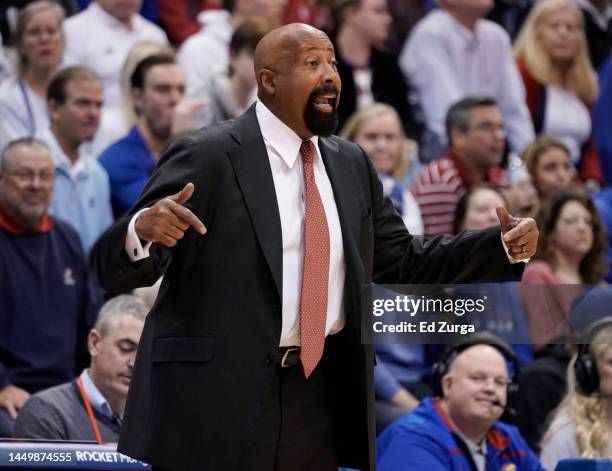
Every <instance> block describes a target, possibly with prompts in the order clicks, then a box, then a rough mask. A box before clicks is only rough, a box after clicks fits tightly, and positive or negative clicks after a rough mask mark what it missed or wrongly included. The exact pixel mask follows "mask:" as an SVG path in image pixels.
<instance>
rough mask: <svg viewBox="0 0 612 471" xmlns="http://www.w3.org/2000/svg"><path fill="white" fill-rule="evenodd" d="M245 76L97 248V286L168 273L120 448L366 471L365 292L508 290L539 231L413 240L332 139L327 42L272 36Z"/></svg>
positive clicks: (173, 149) (524, 223)
mask: <svg viewBox="0 0 612 471" xmlns="http://www.w3.org/2000/svg"><path fill="white" fill-rule="evenodd" d="M255 71H256V75H257V84H258V98H259V101H258V102H257V103H256V104H255V105H253V106H252V107H251V108H250V109H249V110H248V111H247V112H246V113H245V114H243V115H242V116H240V117H239V118H236V119H235V120H231V121H225V122H223V123H220V124H218V125H216V126H213V127H211V128H205V129H201V130H199V131H196V132H193V133H191V134H188V135H187V136H184V137H183V138H181V139H179V140H177V141H176V142H175V143H174V144H172V145H171V146H170V148H169V149H168V150H167V151H166V152H165V154H164V155H163V156H162V158H161V160H160V162H159V165H158V167H157V169H156V171H155V172H154V173H153V175H152V177H151V179H150V181H149V183H148V184H147V186H146V188H145V190H144V192H143V194H142V195H141V197H140V198H139V200H138V202H137V203H136V205H135V207H134V208H133V209H132V210H131V211H130V213H129V214H128V215H126V216H125V217H123V218H122V219H121V220H119V221H118V222H117V224H116V225H115V226H114V227H113V228H112V229H111V230H110V231H109V232H107V233H106V234H105V236H103V238H102V239H101V241H100V243H99V244H98V245H97V246H96V248H95V250H94V253H95V255H94V257H95V262H96V264H97V268H98V273H99V274H100V276H101V279H102V283H103V284H104V286H105V288H106V289H108V290H121V289H130V288H134V287H136V286H142V285H146V284H148V283H149V284H150V283H153V282H154V281H155V280H156V279H157V278H158V277H159V276H160V275H161V274H165V277H164V281H163V282H162V286H161V289H160V295H159V297H158V299H157V301H156V303H155V306H154V308H153V310H152V311H151V314H150V316H149V317H148V318H147V321H146V323H145V328H144V331H143V335H142V339H141V343H140V345H139V349H138V355H137V361H136V364H135V367H134V374H133V380H132V383H131V385H130V392H129V394H128V401H127V405H126V412H125V416H124V423H123V427H122V431H121V437H120V439H119V450H120V451H121V452H122V453H127V454H129V455H131V456H136V457H139V458H141V459H143V460H145V461H146V462H149V463H152V464H153V465H154V468H153V469H156V470H159V469H172V470H178V469H180V470H196V469H206V470H207V471H218V470H224V471H237V470H240V471H256V470H257V471H264V470H265V471H270V470H275V471H289V470H291V471H310V470H316V471H332V470H333V471H336V470H337V468H338V465H341V466H345V467H350V468H355V469H361V470H371V469H374V467H375V465H374V451H373V445H374V437H375V435H374V417H373V415H372V411H373V397H371V395H370V393H369V391H373V387H372V376H373V366H374V365H373V362H374V352H373V350H372V346H371V345H364V344H362V341H361V305H360V302H361V301H360V299H361V292H360V288H361V285H362V284H369V283H370V282H371V280H372V278H373V277H374V279H375V280H376V281H377V282H379V283H385V282H386V283H396V282H404V283H409V282H411V281H412V282H416V281H417V280H418V281H419V282H421V283H438V282H448V283H452V282H461V281H465V282H468V281H478V280H484V279H488V280H492V279H497V280H499V279H515V278H516V276H517V275H520V272H521V270H522V265H523V264H522V263H519V264H517V265H513V264H511V263H510V257H509V256H510V255H513V256H514V258H513V259H512V261H520V260H524V259H525V258H526V257H529V256H531V255H532V254H533V252H534V250H535V244H536V243H537V229H536V227H535V223H534V222H533V220H530V219H521V220H519V219H515V218H512V217H511V216H510V215H509V214H508V213H505V212H504V213H503V214H501V213H500V214H501V217H502V229H503V231H502V232H503V236H502V235H500V230H499V227H497V228H492V229H487V230H485V231H482V232H479V233H476V232H471V233H467V234H464V235H461V236H458V237H455V238H444V239H438V240H436V241H431V242H428V243H425V242H424V241H423V240H422V239H421V238H418V237H412V236H411V235H410V234H409V233H408V232H407V231H406V228H405V226H404V224H403V222H402V220H401V217H400V216H399V215H398V214H397V213H396V212H395V211H394V209H393V206H392V205H391V203H390V202H389V201H388V200H386V199H383V193H382V188H381V185H380V182H379V181H378V179H377V176H376V173H375V172H374V170H373V168H372V166H371V164H370V163H369V159H368V158H367V156H366V155H365V153H364V152H363V151H362V150H361V149H360V148H359V147H357V146H356V145H354V144H351V143H349V142H347V141H344V140H342V139H339V138H337V137H335V136H331V134H332V133H333V132H334V130H335V128H336V125H337V111H336V107H337V104H338V99H339V94H340V79H339V76H338V72H337V68H336V59H335V57H334V49H333V46H332V44H331V42H330V40H329V38H328V37H327V36H326V35H325V34H324V33H323V32H321V31H319V30H317V29H316V28H313V27H311V26H307V25H303V24H291V25H287V26H283V27H281V28H278V29H276V30H273V31H272V32H270V33H268V34H267V35H266V36H264V38H263V39H262V40H261V41H260V42H259V44H258V45H257V48H256V51H255ZM202 220H205V221H206V224H207V226H208V227H207V228H206V227H205V226H204V224H203V223H202ZM191 228H193V229H191ZM502 237H503V240H505V241H506V245H507V248H508V251H506V250H504V246H503V244H502ZM142 244H144V247H143V246H142ZM366 319H369V318H368V317H367V316H366Z"/></svg>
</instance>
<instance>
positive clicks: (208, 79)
mask: <svg viewBox="0 0 612 471" xmlns="http://www.w3.org/2000/svg"><path fill="white" fill-rule="evenodd" d="M286 5H287V0H223V8H224V9H223V10H210V11H206V12H204V13H203V14H202V15H201V16H200V19H201V21H202V23H203V27H202V30H201V31H200V32H198V33H196V34H194V35H192V36H191V37H190V38H189V39H187V41H185V42H184V43H183V45H182V46H181V48H180V50H179V54H178V61H179V63H180V64H181V66H183V68H184V69H185V73H186V74H187V87H188V88H187V94H188V95H190V96H198V97H200V96H206V95H208V94H209V93H210V87H211V83H212V80H213V78H214V77H215V76H217V75H219V74H222V73H227V72H228V66H229V56H230V53H229V45H230V40H231V38H232V34H233V32H234V31H235V30H236V28H238V26H240V25H241V24H242V23H243V22H244V21H245V20H246V19H249V18H251V19H252V18H253V17H255V16H260V17H262V18H263V19H265V20H266V21H268V22H269V23H270V26H271V27H272V26H277V25H279V24H280V21H281V17H282V14H283V11H284V8H285V6H286Z"/></svg>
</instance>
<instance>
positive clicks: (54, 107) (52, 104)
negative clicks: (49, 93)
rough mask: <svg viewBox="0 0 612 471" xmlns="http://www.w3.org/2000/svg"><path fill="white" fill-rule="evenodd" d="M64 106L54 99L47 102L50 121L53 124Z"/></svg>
mask: <svg viewBox="0 0 612 471" xmlns="http://www.w3.org/2000/svg"><path fill="white" fill-rule="evenodd" d="M61 106H62V105H60V104H59V103H58V102H57V100H55V99H54V98H49V100H47V111H48V112H49V120H50V121H51V122H52V123H53V122H54V121H56V119H57V113H58V111H59V109H60V108H61Z"/></svg>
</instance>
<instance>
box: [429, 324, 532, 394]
mask: <svg viewBox="0 0 612 471" xmlns="http://www.w3.org/2000/svg"><path fill="white" fill-rule="evenodd" d="M475 345H490V346H491V347H493V348H495V349H496V350H497V351H498V352H499V353H501V354H502V356H503V357H504V358H505V359H506V361H507V362H509V363H510V365H511V366H512V377H511V378H510V382H509V383H508V390H507V392H506V394H507V397H506V403H509V402H510V398H511V396H515V395H516V394H517V392H518V381H517V378H518V373H519V369H520V365H519V362H518V358H516V355H515V354H514V352H513V351H512V348H510V345H508V344H507V343H506V342H504V341H503V340H502V339H500V338H499V337H498V336H496V335H494V334H492V333H490V332H487V331H480V332H476V333H474V334H472V335H470V336H468V337H466V338H464V339H463V340H461V341H459V342H458V343H456V344H453V345H449V346H448V347H447V348H446V350H444V352H442V355H441V356H440V359H439V360H438V361H437V362H436V363H435V364H434V366H433V371H432V375H431V389H432V391H433V395H434V396H437V397H442V396H444V391H443V390H442V378H444V376H446V374H447V373H448V371H449V370H450V366H451V364H452V363H453V361H454V360H455V358H457V355H459V354H460V353H461V352H463V351H464V350H467V349H468V348H470V347H473V346H475Z"/></svg>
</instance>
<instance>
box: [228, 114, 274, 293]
mask: <svg viewBox="0 0 612 471" xmlns="http://www.w3.org/2000/svg"><path fill="white" fill-rule="evenodd" d="M231 135H232V137H233V138H234V140H235V141H236V142H237V143H238V146H237V147H236V148H234V149H231V150H230V151H229V156H230V159H231V162H232V165H233V167H234V172H235V173H236V178H237V180H238V184H239V186H240V189H241V191H242V194H243V197H244V200H245V203H246V206H247V209H248V211H249V214H250V216H251V221H252V223H253V227H254V229H255V233H256V235H257V239H258V241H259V245H260V246H261V249H262V251H263V254H264V257H265V259H266V262H267V263H268V266H269V268H270V271H271V273H272V278H273V279H274V284H275V285H276V289H277V291H278V295H279V298H280V299H282V292H283V243H282V229H281V223H280V215H279V211H278V203H277V200H276V192H275V190H274V180H273V179H272V170H271V168H270V160H269V158H268V153H267V151H266V146H265V144H264V141H263V137H262V135H261V130H260V129H259V123H258V121H257V117H256V115H255V106H252V107H251V108H250V109H249V110H248V111H247V112H246V113H245V114H243V115H242V116H241V117H240V118H238V119H237V120H236V125H235V126H234V128H233V129H232V131H231Z"/></svg>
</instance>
